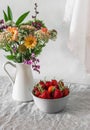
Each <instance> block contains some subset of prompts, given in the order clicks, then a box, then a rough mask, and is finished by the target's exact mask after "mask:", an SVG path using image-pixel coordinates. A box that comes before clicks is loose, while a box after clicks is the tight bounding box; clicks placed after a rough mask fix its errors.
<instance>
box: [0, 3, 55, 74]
mask: <svg viewBox="0 0 90 130" xmlns="http://www.w3.org/2000/svg"><path fill="white" fill-rule="evenodd" d="M37 7H38V6H37V3H35V8H34V10H35V15H34V16H32V20H29V21H27V22H23V21H24V19H25V18H26V17H27V16H28V14H29V11H28V12H25V13H24V14H22V15H21V16H20V17H19V18H18V19H17V20H16V22H14V20H13V14H12V10H11V8H10V7H9V6H8V7H7V12H5V11H3V14H4V19H1V20H0V48H1V49H3V50H5V51H6V52H9V53H7V55H6V58H7V59H9V60H12V61H14V62H18V63H25V64H30V65H32V68H33V70H36V71H38V72H40V71H39V69H40V66H39V65H38V62H39V59H37V56H38V55H39V54H40V53H41V51H42V48H43V47H45V46H46V43H47V42H48V41H49V39H51V40H55V39H56V36H57V31H56V30H54V29H52V30H48V28H47V27H46V25H45V24H44V23H43V21H42V20H39V19H37V15H38V13H39V12H38V11H37Z"/></svg>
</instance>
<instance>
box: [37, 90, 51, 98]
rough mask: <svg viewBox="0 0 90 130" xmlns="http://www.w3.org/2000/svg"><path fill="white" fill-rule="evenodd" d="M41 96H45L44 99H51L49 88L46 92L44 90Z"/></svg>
mask: <svg viewBox="0 0 90 130" xmlns="http://www.w3.org/2000/svg"><path fill="white" fill-rule="evenodd" d="M39 97H40V98H44V99H50V95H49V92H48V91H47V90H45V91H44V92H42V94H41V95H39Z"/></svg>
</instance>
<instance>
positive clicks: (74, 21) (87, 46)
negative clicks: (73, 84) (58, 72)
mask: <svg viewBox="0 0 90 130" xmlns="http://www.w3.org/2000/svg"><path fill="white" fill-rule="evenodd" d="M65 10H66V11H65V16H64V21H66V23H70V32H69V41H68V47H69V49H70V50H71V51H72V53H73V54H74V55H75V56H76V57H78V58H79V59H80V60H81V62H82V63H83V64H84V66H85V68H86V72H87V73H90V0H67V3H66V9H65Z"/></svg>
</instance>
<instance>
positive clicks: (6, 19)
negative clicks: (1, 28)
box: [3, 10, 8, 22]
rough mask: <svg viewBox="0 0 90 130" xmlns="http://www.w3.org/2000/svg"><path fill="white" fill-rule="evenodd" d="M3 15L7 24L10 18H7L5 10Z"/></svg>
mask: <svg viewBox="0 0 90 130" xmlns="http://www.w3.org/2000/svg"><path fill="white" fill-rule="evenodd" d="M3 15H4V20H5V22H7V21H8V16H7V14H6V12H5V11H4V10H3Z"/></svg>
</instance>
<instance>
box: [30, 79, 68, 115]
mask: <svg viewBox="0 0 90 130" xmlns="http://www.w3.org/2000/svg"><path fill="white" fill-rule="evenodd" d="M69 93H70V89H69V87H68V86H66V85H65V83H64V82H63V81H62V80H59V81H57V80H55V79H52V80H50V81H39V82H38V83H37V84H36V85H35V86H34V88H33V90H32V96H33V99H34V102H35V104H36V106H37V107H38V108H39V109H40V110H41V111H43V112H46V113H57V112H60V111H62V110H63V109H64V108H65V106H66V104H67V100H68V97H69Z"/></svg>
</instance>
